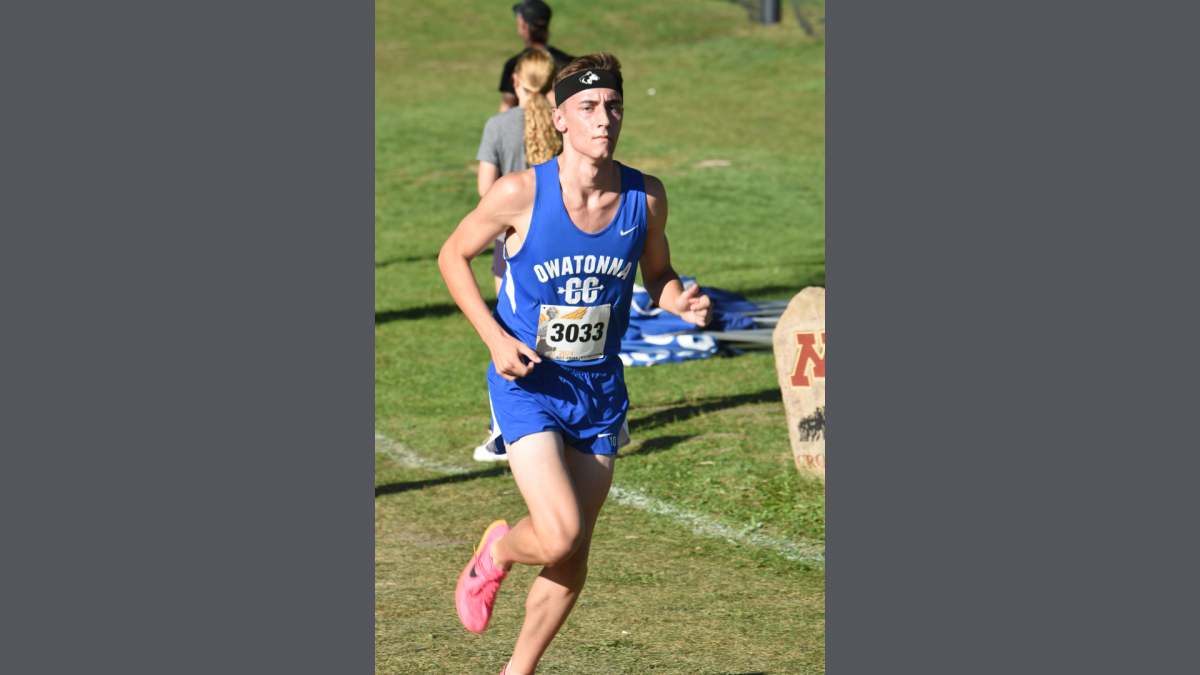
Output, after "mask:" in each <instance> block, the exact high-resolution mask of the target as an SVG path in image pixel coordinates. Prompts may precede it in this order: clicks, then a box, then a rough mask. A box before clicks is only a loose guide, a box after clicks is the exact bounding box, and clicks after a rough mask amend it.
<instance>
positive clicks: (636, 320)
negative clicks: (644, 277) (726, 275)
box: [621, 277, 758, 366]
mask: <svg viewBox="0 0 1200 675" xmlns="http://www.w3.org/2000/svg"><path fill="white" fill-rule="evenodd" d="M695 284H696V280H695V279H694V278H693V277H683V285H684V287H685V288H687V287H691V286H694V285H695ZM700 291H701V292H702V293H704V294H706V295H708V296H709V297H710V298H712V301H713V305H714V307H715V309H714V311H713V320H712V322H710V323H709V325H708V326H706V327H705V330H711V331H730V330H753V329H755V328H758V325H757V324H756V323H755V322H754V319H752V318H750V317H748V316H745V315H744V314H742V312H752V311H755V310H756V309H758V306H757V305H755V304H754V303H753V302H750V301H749V300H747V299H745V298H743V297H742V296H740V295H738V294H737V293H731V292H729V291H725V290H721V289H719V288H709V287H707V286H701V287H700ZM700 330H701V329H700V327H699V326H697V325H696V324H693V323H688V322H687V321H684V320H683V319H681V318H679V317H677V316H675V315H674V314H671V313H669V312H665V311H663V310H662V308H661V307H656V306H654V305H653V303H651V302H650V294H649V293H647V292H646V289H645V288H644V287H642V286H634V287H633V302H632V305H631V307H630V312H629V330H627V331H625V335H624V336H623V337H622V338H621V361H622V362H624V364H625V365H626V366H652V365H654V364H656V363H678V362H680V361H690V360H692V359H707V358H709V357H710V356H712V355H713V354H716V353H717V352H718V350H719V349H720V345H719V344H718V342H717V341H716V340H715V339H713V338H712V337H711V336H709V335H698V334H694V333H698V332H699V331H700ZM676 333H678V334H676ZM689 333H692V334H689Z"/></svg>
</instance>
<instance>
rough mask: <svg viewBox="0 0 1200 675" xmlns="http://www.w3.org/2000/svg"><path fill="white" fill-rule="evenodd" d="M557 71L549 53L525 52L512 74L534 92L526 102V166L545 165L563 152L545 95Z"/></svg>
mask: <svg viewBox="0 0 1200 675" xmlns="http://www.w3.org/2000/svg"><path fill="white" fill-rule="evenodd" d="M557 70H558V69H557V68H556V67H555V65H554V57H552V56H550V54H548V53H546V52H543V51H540V50H537V49H531V50H529V51H527V52H525V53H524V54H523V55H522V56H521V59H520V60H519V61H517V65H516V68H514V69H513V72H515V73H516V75H517V82H518V83H520V85H521V86H522V87H524V88H525V89H528V90H529V91H531V92H533V96H532V97H531V98H530V99H529V100H528V101H527V102H526V103H525V106H524V108H525V163H526V164H528V165H529V166H534V165H537V164H542V163H544V162H548V161H550V160H551V159H553V158H554V157H555V155H557V154H558V153H560V152H562V137H560V136H559V135H558V130H557V129H555V128H554V120H553V118H551V117H550V102H549V101H547V100H546V92H548V91H550V89H551V87H553V86H554V76H555V75H556V74H557V72H556V71H557Z"/></svg>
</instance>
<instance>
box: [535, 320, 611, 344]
mask: <svg viewBox="0 0 1200 675" xmlns="http://www.w3.org/2000/svg"><path fill="white" fill-rule="evenodd" d="M564 326H565V328H564ZM550 328H552V329H553V330H554V335H553V336H551V337H550V340H549V341H550V342H558V343H562V342H590V341H592V340H603V339H604V322H603V321H597V322H596V323H594V324H592V323H585V324H583V325H580V324H577V323H563V322H562V321H555V322H552V323H551V324H550ZM593 331H594V332H593Z"/></svg>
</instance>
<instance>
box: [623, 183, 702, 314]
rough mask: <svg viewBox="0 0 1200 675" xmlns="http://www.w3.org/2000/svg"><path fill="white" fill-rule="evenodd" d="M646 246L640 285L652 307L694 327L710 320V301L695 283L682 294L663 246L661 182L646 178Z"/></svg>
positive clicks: (664, 199) (663, 192) (664, 217)
mask: <svg viewBox="0 0 1200 675" xmlns="http://www.w3.org/2000/svg"><path fill="white" fill-rule="evenodd" d="M645 178H646V212H647V213H646V244H645V246H644V247H643V248H642V261H641V263H640V264H641V268H642V284H643V285H644V286H645V287H646V292H648V293H649V294H650V299H651V300H653V301H654V304H656V305H658V306H659V307H662V308H663V309H665V310H667V311H668V312H670V313H672V314H675V315H677V316H678V317H679V318H681V319H683V320H684V321H688V322H690V323H694V324H696V325H698V326H707V325H708V322H709V321H711V320H712V300H711V299H709V297H708V296H707V295H703V294H701V293H700V285H699V284H696V285H694V286H692V287H691V288H689V289H687V290H686V291H685V290H684V289H683V282H682V281H680V279H679V275H678V274H676V272H675V269H674V268H673V267H671V247H670V246H669V245H668V244H667V232H666V230H667V191H666V188H664V187H663V184H662V181H660V180H659V179H657V178H655V177H654V176H646V177H645Z"/></svg>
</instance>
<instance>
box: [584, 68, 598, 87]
mask: <svg viewBox="0 0 1200 675" xmlns="http://www.w3.org/2000/svg"><path fill="white" fill-rule="evenodd" d="M599 79H600V76H599V75H597V74H595V73H593V72H592V71H590V70H589V71H587V74H586V75H584V76H583V77H581V78H579V81H580V82H582V83H584V84H591V83H593V82H596V81H598V80H599Z"/></svg>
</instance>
